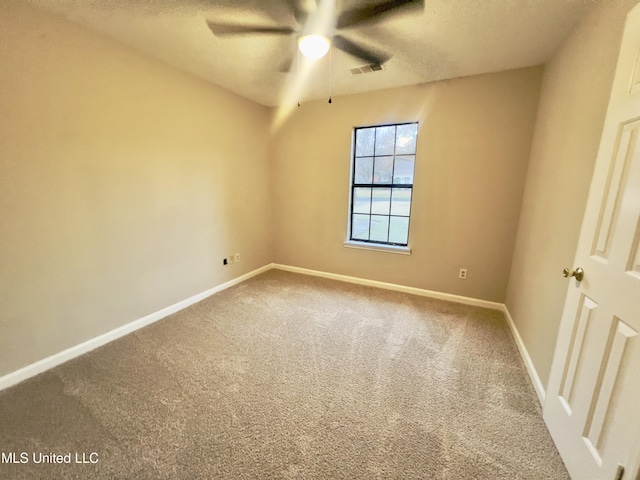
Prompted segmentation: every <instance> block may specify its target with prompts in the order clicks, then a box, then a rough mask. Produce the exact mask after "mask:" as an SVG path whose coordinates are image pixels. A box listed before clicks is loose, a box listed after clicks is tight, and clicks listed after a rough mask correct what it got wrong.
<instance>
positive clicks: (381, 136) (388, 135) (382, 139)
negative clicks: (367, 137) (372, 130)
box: [375, 126, 396, 155]
mask: <svg viewBox="0 0 640 480" xmlns="http://www.w3.org/2000/svg"><path fill="white" fill-rule="evenodd" d="M395 140H396V127H394V126H391V127H378V128H376V153H375V154H376V155H393V147H394V145H395V143H396V142H395Z"/></svg>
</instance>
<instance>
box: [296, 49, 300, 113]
mask: <svg viewBox="0 0 640 480" xmlns="http://www.w3.org/2000/svg"><path fill="white" fill-rule="evenodd" d="M296 51H297V53H298V55H297V57H298V61H297V64H298V67H297V68H298V72H297V74H296V75H297V76H298V82H300V49H299V48H297V49H296ZM299 106H300V100H298V107H299Z"/></svg>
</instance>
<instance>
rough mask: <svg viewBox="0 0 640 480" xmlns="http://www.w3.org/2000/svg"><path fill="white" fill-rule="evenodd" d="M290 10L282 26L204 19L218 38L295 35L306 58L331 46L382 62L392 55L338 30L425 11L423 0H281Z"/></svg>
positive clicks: (285, 67)
mask: <svg viewBox="0 0 640 480" xmlns="http://www.w3.org/2000/svg"><path fill="white" fill-rule="evenodd" d="M281 1H282V2H284V4H285V6H286V7H288V10H289V11H290V12H291V15H292V17H293V19H295V23H296V25H294V26H291V24H292V23H293V22H292V21H290V22H289V24H286V23H285V21H283V22H281V26H271V25H255V24H253V25H249V24H239V23H229V22H220V21H215V20H207V25H208V26H209V28H210V29H211V31H212V32H213V34H214V35H216V36H218V37H225V36H235V35H254V34H255V35H260V34H267V35H284V36H288V35H295V36H296V37H297V40H298V42H297V43H298V47H299V48H300V51H301V52H302V53H303V55H305V56H307V57H309V58H320V57H322V56H323V55H324V54H325V53H326V52H327V50H328V49H329V46H330V45H333V46H335V47H336V48H338V49H340V50H342V51H344V52H346V53H348V54H349V55H352V56H353V57H356V58H358V59H360V60H362V61H364V62H366V63H370V64H379V65H382V64H384V63H385V62H387V61H388V60H389V59H390V58H391V55H390V54H387V53H383V52H380V51H378V50H375V49H372V48H370V47H368V46H366V45H362V44H361V43H359V42H355V41H353V40H349V39H348V38H347V37H346V36H344V35H342V34H340V33H338V31H340V30H343V29H350V28H353V27H359V26H363V25H372V24H379V23H381V22H383V21H384V20H386V19H388V18H390V17H392V16H394V15H396V14H399V13H404V12H407V11H409V10H420V11H422V10H424V0H377V1H371V0H361V1H360V5H357V6H354V7H350V8H343V9H340V10H338V9H337V8H336V0H281ZM294 56H295V52H291V53H290V54H289V55H288V56H287V57H286V58H285V61H284V62H283V63H282V64H281V65H280V71H282V72H288V71H289V70H290V69H291V64H292V63H293V59H294Z"/></svg>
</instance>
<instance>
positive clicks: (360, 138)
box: [349, 123, 418, 246]
mask: <svg viewBox="0 0 640 480" xmlns="http://www.w3.org/2000/svg"><path fill="white" fill-rule="evenodd" d="M417 135H418V124H417V123H403V124H397V125H384V126H378V127H365V128H356V130H355V135H354V142H355V145H354V148H353V161H352V169H353V170H352V175H351V210H350V212H349V213H350V222H351V225H350V230H349V231H350V236H349V239H350V240H353V241H359V242H371V243H379V244H385V245H401V246H406V245H407V244H408V239H409V216H410V213H411V195H412V191H413V168H414V164H415V159H416V140H417Z"/></svg>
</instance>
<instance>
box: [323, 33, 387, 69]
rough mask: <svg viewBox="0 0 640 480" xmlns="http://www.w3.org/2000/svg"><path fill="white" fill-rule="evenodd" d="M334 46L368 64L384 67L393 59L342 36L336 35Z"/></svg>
mask: <svg viewBox="0 0 640 480" xmlns="http://www.w3.org/2000/svg"><path fill="white" fill-rule="evenodd" d="M333 44H334V45H335V47H336V48H339V49H340V50H342V51H343V52H347V53H348V54H349V55H353V56H354V57H357V58H360V59H361V60H364V61H365V62H367V63H377V64H380V65H382V64H383V63H385V62H386V61H387V60H389V59H390V58H391V56H390V55H386V54H381V53H378V52H374V51H373V50H370V49H368V48H365V47H363V46H360V45H358V44H356V43H355V42H352V41H351V40H349V39H347V38H345V37H343V36H342V35H335V36H334V37H333Z"/></svg>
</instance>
